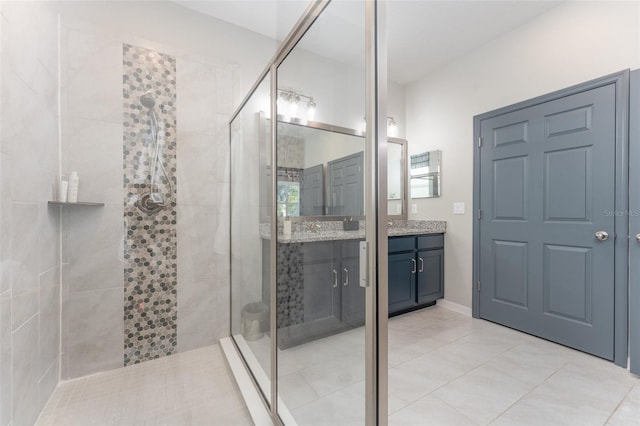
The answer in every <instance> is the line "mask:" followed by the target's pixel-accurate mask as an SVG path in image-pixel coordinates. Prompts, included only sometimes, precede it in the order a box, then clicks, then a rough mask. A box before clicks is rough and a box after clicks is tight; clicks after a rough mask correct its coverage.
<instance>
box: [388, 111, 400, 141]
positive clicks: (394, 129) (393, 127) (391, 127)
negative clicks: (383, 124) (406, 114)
mask: <svg viewBox="0 0 640 426" xmlns="http://www.w3.org/2000/svg"><path fill="white" fill-rule="evenodd" d="M387 135H388V136H391V137H394V136H398V123H396V120H394V119H393V117H391V116H389V117H387Z"/></svg>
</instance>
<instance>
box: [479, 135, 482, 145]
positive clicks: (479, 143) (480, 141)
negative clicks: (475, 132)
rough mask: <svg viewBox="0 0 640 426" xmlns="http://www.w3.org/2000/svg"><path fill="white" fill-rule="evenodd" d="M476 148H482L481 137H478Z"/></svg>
mask: <svg viewBox="0 0 640 426" xmlns="http://www.w3.org/2000/svg"><path fill="white" fill-rule="evenodd" d="M478 148H482V136H478Z"/></svg>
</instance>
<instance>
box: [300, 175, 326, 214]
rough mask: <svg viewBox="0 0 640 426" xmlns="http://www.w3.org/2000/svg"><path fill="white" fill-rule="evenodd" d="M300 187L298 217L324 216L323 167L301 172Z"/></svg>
mask: <svg viewBox="0 0 640 426" xmlns="http://www.w3.org/2000/svg"><path fill="white" fill-rule="evenodd" d="M300 177H301V179H300V180H301V185H300V216H322V215H323V214H324V166H323V165H322V164H318V165H317V166H313V167H307V168H306V169H304V170H302V173H301V176H300Z"/></svg>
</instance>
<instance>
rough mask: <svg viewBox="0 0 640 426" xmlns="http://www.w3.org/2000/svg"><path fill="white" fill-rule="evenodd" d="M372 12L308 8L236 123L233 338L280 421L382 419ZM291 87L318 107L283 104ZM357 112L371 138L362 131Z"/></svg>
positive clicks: (348, 4)
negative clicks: (255, 308) (364, 120)
mask: <svg viewBox="0 0 640 426" xmlns="http://www.w3.org/2000/svg"><path fill="white" fill-rule="evenodd" d="M376 4H377V2H365V1H332V2H329V1H316V2H313V3H312V5H311V6H310V7H309V9H307V12H306V13H305V15H304V16H303V18H302V19H301V20H300V21H299V24H298V26H296V28H294V30H293V31H292V32H291V33H290V35H289V37H288V38H287V39H286V40H285V41H284V42H283V43H282V45H281V46H282V47H281V50H280V51H279V52H278V53H277V54H276V57H275V58H274V60H273V61H272V62H271V63H270V64H269V67H268V68H267V69H266V70H265V72H264V73H263V74H262V75H261V76H260V79H259V80H258V82H257V83H256V84H255V85H254V87H253V89H252V90H251V92H250V93H249V95H248V96H247V97H246V98H245V100H244V101H243V103H242V105H241V107H240V108H239V109H238V110H237V111H236V113H235V114H233V116H232V118H231V122H230V133H231V151H230V152H231V155H230V167H231V173H230V180H231V183H230V188H231V200H230V202H231V224H230V225H231V330H230V333H231V338H232V342H233V343H234V345H235V348H236V350H237V353H238V354H239V355H240V356H241V357H242V359H243V360H244V363H245V365H246V366H247V368H248V370H249V371H250V373H251V374H252V375H253V380H254V382H255V384H256V387H257V389H259V391H260V393H261V394H262V396H263V398H264V400H265V403H266V404H267V405H268V406H269V408H270V411H271V415H272V416H273V417H278V416H279V417H280V419H281V420H282V421H283V422H284V423H285V424H295V423H298V424H317V422H318V419H323V422H324V423H326V424H376V423H377V420H376V419H377V418H378V416H379V415H380V414H379V413H382V416H383V417H385V418H386V408H385V406H386V404H385V401H386V398H385V397H382V398H379V399H378V392H379V391H380V392H381V395H386V389H385V384H386V369H387V365H386V325H385V326H383V327H381V328H378V327H379V326H380V320H379V316H381V317H382V320H381V321H382V322H384V321H386V316H387V308H386V306H387V299H386V279H387V269H386V262H378V261H377V259H378V257H380V256H386V254H387V241H386V232H387V230H386V223H387V221H386V215H385V216H384V219H385V220H379V215H380V212H385V213H386V211H387V197H386V196H384V194H386V192H387V188H386V182H387V181H386V166H387V165H386V161H387V157H386V145H387V144H386V133H385V131H386V123H387V119H386V110H385V108H384V107H383V108H379V107H378V108H377V107H376V103H377V102H378V99H377V96H378V94H379V93H380V92H379V91H377V90H376V88H377V87H378V83H379V82H378V81H377V80H376V72H375V70H376V62H375V56H376V47H375V42H374V41H375V36H374V34H375V33H374V31H373V27H374V26H375V25H374V23H375V19H374V16H375V13H376ZM337 34H340V36H336V35H337ZM336 51H339V52H340V55H334V53H331V54H329V53H328V52H336ZM327 55H328V56H327ZM338 56H339V57H338ZM369 71H371V72H369ZM385 82H386V80H385ZM382 84H383V85H384V84H385V83H382ZM283 92H287V93H304V94H305V95H306V96H308V97H309V98H311V97H313V105H310V106H308V107H307V108H302V110H303V111H299V110H298V108H297V104H298V103H299V101H298V99H296V97H295V96H293V97H291V96H290V97H289V99H288V102H287V103H284V102H278V99H279V96H278V94H279V93H283ZM280 98H281V97H280ZM381 105H383V106H384V104H381ZM310 107H313V112H315V115H314V116H313V118H312V117H311V116H310V115H309V114H308V108H310ZM363 117H364V118H365V119H366V125H367V128H366V134H365V133H363V132H362V131H360V130H355V129H360V128H361V124H362V119H363ZM312 120H313V121H312ZM379 138H381V140H383V141H384V143H381V144H379V143H378V139H379ZM378 173H380V175H378ZM379 235H384V237H383V238H382V239H379V238H378V236H379ZM255 306H262V307H263V309H261V311H260V314H257V313H256V312H254V307H255ZM261 315H262V316H261ZM267 319H268V320H267ZM247 324H249V325H250V326H249V327H247ZM255 330H257V331H259V333H256V332H254V331H255ZM378 345H379V346H378ZM379 371H383V372H384V373H380V375H379V374H378V373H379ZM376 400H377V403H376Z"/></svg>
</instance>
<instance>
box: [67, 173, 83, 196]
mask: <svg viewBox="0 0 640 426" xmlns="http://www.w3.org/2000/svg"><path fill="white" fill-rule="evenodd" d="M79 182H80V178H79V177H78V172H71V176H69V195H68V196H67V201H68V202H69V203H77V202H78V183H79Z"/></svg>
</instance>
